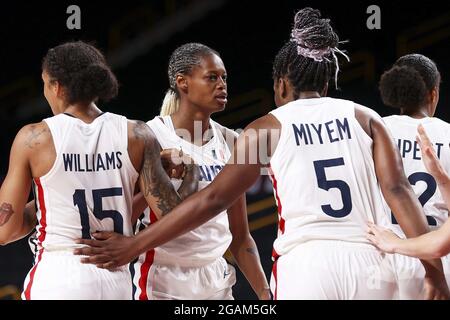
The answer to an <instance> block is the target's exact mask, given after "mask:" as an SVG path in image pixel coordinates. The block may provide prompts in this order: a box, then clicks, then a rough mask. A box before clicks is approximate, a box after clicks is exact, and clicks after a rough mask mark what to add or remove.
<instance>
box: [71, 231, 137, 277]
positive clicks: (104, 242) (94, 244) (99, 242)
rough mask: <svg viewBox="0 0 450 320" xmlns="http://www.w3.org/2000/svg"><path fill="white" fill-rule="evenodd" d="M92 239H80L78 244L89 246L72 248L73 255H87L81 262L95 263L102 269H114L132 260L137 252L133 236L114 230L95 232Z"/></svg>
mask: <svg viewBox="0 0 450 320" xmlns="http://www.w3.org/2000/svg"><path fill="white" fill-rule="evenodd" d="M92 236H93V238H94V239H80V240H78V241H77V243H78V244H85V245H88V246H89V247H84V248H79V249H75V250H74V254H75V255H80V256H87V257H85V258H82V259H81V262H82V263H88V264H95V265H96V266H97V267H99V268H102V269H109V270H112V269H115V268H118V267H120V266H123V265H126V264H127V263H130V262H131V261H133V260H134V259H135V258H136V257H137V256H138V255H139V253H134V251H135V250H133V248H134V242H133V237H127V236H124V235H122V234H119V233H115V232H95V233H93V234H92Z"/></svg>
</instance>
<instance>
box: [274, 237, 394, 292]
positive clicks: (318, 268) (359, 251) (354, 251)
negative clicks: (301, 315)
mask: <svg viewBox="0 0 450 320" xmlns="http://www.w3.org/2000/svg"><path fill="white" fill-rule="evenodd" d="M396 287H397V285H396V282H395V276H394V273H393V271H392V267H391V264H390V261H389V260H388V259H387V258H386V257H385V256H384V255H382V254H380V253H379V252H378V251H377V250H376V249H375V248H374V247H372V246H371V245H368V244H358V243H350V242H344V241H327V240H315V241H309V242H306V243H302V244H299V245H298V246H297V247H296V248H295V249H293V250H292V251H290V252H289V253H287V254H286V255H283V256H281V257H280V258H278V261H277V262H276V263H275V264H274V268H273V271H272V278H271V290H272V294H273V296H274V299H277V300H355V299H388V300H390V299H392V298H393V297H394V294H395V292H396Z"/></svg>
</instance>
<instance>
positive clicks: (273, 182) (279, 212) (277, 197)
mask: <svg viewBox="0 0 450 320" xmlns="http://www.w3.org/2000/svg"><path fill="white" fill-rule="evenodd" d="M270 172H271V175H270V177H271V178H272V184H273V189H274V190H275V198H276V199H277V207H278V217H279V219H280V223H279V228H280V231H281V233H282V234H283V233H284V225H285V221H284V219H283V216H282V212H283V205H282V204H281V200H280V196H279V195H278V182H277V179H276V178H275V174H274V173H273V171H272V170H270Z"/></svg>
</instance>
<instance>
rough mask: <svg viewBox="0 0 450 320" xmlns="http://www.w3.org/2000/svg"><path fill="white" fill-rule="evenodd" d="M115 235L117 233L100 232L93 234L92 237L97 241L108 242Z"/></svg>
mask: <svg viewBox="0 0 450 320" xmlns="http://www.w3.org/2000/svg"><path fill="white" fill-rule="evenodd" d="M114 235H115V233H114V232H111V231H98V232H94V233H93V234H92V236H93V237H94V238H95V239H96V240H108V239H109V238H111V237H112V236H114Z"/></svg>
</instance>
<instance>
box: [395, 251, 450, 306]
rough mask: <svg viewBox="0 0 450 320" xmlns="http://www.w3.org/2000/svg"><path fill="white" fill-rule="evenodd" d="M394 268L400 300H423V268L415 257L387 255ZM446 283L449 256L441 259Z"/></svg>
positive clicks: (397, 297) (449, 268)
mask: <svg viewBox="0 0 450 320" xmlns="http://www.w3.org/2000/svg"><path fill="white" fill-rule="evenodd" d="M389 258H390V259H391V260H392V265H393V267H394V269H395V275H396V278H397V283H398V295H397V296H396V299H400V300H423V298H424V297H423V283H424V282H423V280H424V277H425V269H424V267H423V265H422V262H420V260H419V259H417V258H412V257H407V256H404V255H400V254H393V255H389ZM441 260H442V267H443V269H444V273H445V278H446V280H447V285H448V286H449V287H450V257H449V256H445V257H443V258H442V259H441Z"/></svg>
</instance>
